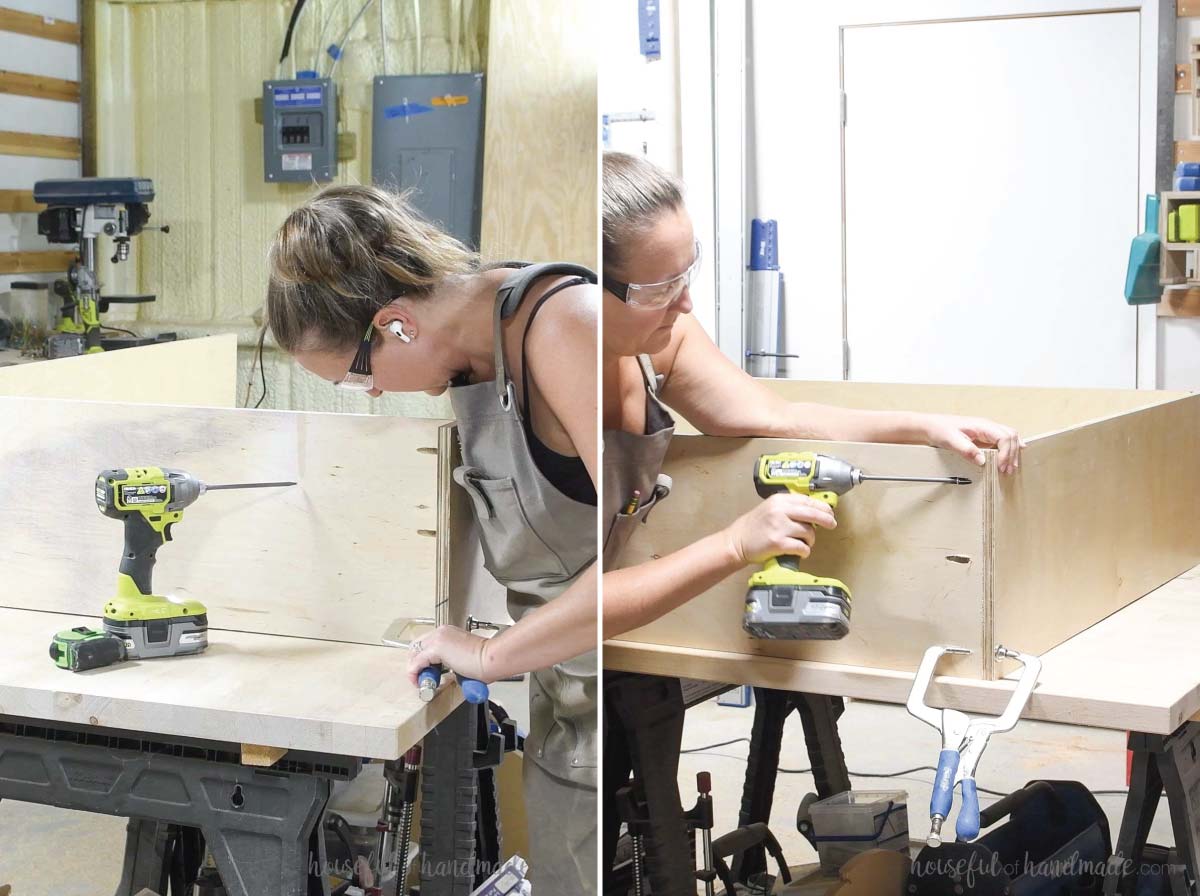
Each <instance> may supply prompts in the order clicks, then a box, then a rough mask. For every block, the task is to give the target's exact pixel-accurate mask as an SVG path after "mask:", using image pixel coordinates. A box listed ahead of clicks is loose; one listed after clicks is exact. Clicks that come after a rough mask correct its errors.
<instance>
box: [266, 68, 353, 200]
mask: <svg viewBox="0 0 1200 896" xmlns="http://www.w3.org/2000/svg"><path fill="white" fill-rule="evenodd" d="M336 173H337V90H336V88H335V87H334V84H333V82H332V81H331V80H329V79H328V78H302V79H300V80H296V81H264V82H263V174H264V178H265V180H266V181H267V182H268V183H282V182H289V181H302V182H305V183H309V182H312V181H329V180H333V176H334V174H336Z"/></svg>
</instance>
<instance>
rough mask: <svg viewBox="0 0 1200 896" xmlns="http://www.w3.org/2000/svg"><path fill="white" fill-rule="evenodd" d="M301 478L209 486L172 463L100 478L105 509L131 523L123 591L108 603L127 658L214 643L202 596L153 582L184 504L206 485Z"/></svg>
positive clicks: (110, 624)
mask: <svg viewBox="0 0 1200 896" xmlns="http://www.w3.org/2000/svg"><path fill="white" fill-rule="evenodd" d="M295 484H296V483H294V482H250V483H239V484H234V485H206V484H205V483H203V482H201V481H200V480H199V479H197V478H196V477H194V476H192V475H191V474H190V473H186V472H184V471H183V470H174V469H169V468H166V467H129V468H125V469H116V470H105V471H103V472H102V473H101V474H100V475H99V476H98V477H97V478H96V505H97V506H98V507H99V508H100V512H101V513H103V514H104V515H105V516H108V517H112V518H113V519H118V520H123V521H124V523H125V548H124V551H123V552H122V554H121V567H120V572H119V573H118V574H117V593H116V595H115V596H114V597H112V598H111V599H110V600H109V601H108V603H106V604H105V605H104V630H105V631H106V632H108V633H109V634H111V635H114V636H116V637H117V638H119V639H120V640H121V641H122V642H123V643H124V645H125V649H126V653H127V654H128V657H127V658H128V659H147V658H151V657H163V656H182V655H186V654H192V653H200V652H201V651H202V650H204V648H206V647H207V646H208V610H207V609H206V608H205V606H204V604H202V603H200V601H198V600H194V599H188V600H182V599H175V598H171V597H164V596H162V595H158V594H155V593H154V591H153V588H152V587H151V584H150V578H151V573H152V572H153V571H154V561H155V555H156V554H157V552H158V549H159V548H160V547H162V545H163V544H165V543H166V542H168V541H171V540H172V539H171V528H172V527H173V526H174V525H175V524H176V523H178V522H179V521H180V520H182V519H183V511H184V508H185V507H187V506H188V505H190V504H191V503H192V502H194V501H195V500H196V499H197V498H199V497H200V496H201V495H202V494H204V493H205V492H206V491H216V490H217V489H232V488H277V487H281V486H287V485H295Z"/></svg>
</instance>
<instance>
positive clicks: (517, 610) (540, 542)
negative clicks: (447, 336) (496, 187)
mask: <svg viewBox="0 0 1200 896" xmlns="http://www.w3.org/2000/svg"><path fill="white" fill-rule="evenodd" d="M547 275H559V276H562V275H577V276H583V277H586V278H587V279H589V280H590V281H591V282H593V283H595V282H596V275H595V274H594V273H592V272H591V271H589V270H587V269H586V268H582V267H578V266H575V265H564V264H542V265H530V266H528V267H525V268H522V269H520V270H517V271H515V272H514V273H513V274H512V275H510V276H509V277H508V279H506V280H505V281H504V284H503V285H502V286H501V287H500V290H499V291H498V292H497V293H496V311H495V315H494V318H493V340H494V345H495V353H496V361H495V365H496V379H495V381H494V382H484V383H475V384H473V385H467V386H455V387H452V388H451V389H450V390H449V392H450V401H451V404H453V406H454V413H455V417H456V418H457V421H458V432H459V440H460V442H461V445H462V454H463V461H464V462H463V465H462V466H461V467H458V468H457V469H456V470H455V471H454V474H453V475H454V481H455V482H457V483H458V484H459V485H460V486H462V487H463V488H464V489H466V492H467V494H468V495H470V497H471V505H472V507H473V508H474V511H475V517H476V520H477V521H478V523H479V531H480V540H481V542H482V547H483V555H484V566H486V567H487V570H488V572H490V573H491V574H492V576H493V577H494V578H495V579H496V581H498V582H499V583H500V584H502V585H504V586H505V587H506V588H508V612H509V615H511V616H512V618H513V619H514V620H515V621H520V620H521V618H522V617H523V616H524V615H525V614H526V613H528V612H530V611H532V610H534V609H536V608H538V607H540V606H543V605H545V604H546V603H547V602H549V601H551V600H553V599H554V598H556V597H558V596H559V595H560V594H562V593H563V592H564V591H566V590H567V588H568V587H570V585H571V584H572V583H573V582H574V581H575V580H576V579H577V578H578V577H579V576H580V574H582V573H583V571H584V570H586V569H587V568H588V567H589V566H590V565H591V564H592V563H594V562H595V560H596V508H595V507H593V506H591V505H589V504H583V503H581V502H579V501H575V500H574V499H572V498H568V497H567V496H566V495H564V494H563V493H562V492H560V491H559V490H558V489H557V488H555V487H554V485H553V484H551V483H550V482H549V481H548V480H547V479H546V478H545V476H543V475H542V472H541V471H540V470H539V469H538V468H537V465H536V464H535V463H534V460H533V455H532V454H531V453H530V449H529V443H528V440H527V439H526V435H525V427H524V424H523V422H522V419H521V410H520V408H519V407H518V406H517V401H516V391H515V389H514V387H513V383H512V380H511V379H509V376H508V366H507V364H506V363H505V358H504V342H503V339H502V332H501V321H502V320H503V319H505V318H508V317H510V316H511V315H512V314H513V313H515V312H516V310H517V307H518V306H519V305H520V303H521V300H522V299H523V298H524V297H525V293H526V291H527V290H528V288H529V286H530V285H532V283H533V282H534V281H535V280H537V279H538V278H540V277H544V276H547ZM596 682H597V676H596V651H594V650H593V651H589V652H588V653H585V654H583V655H582V656H578V657H575V658H574V659H571V660H568V661H566V662H564V663H560V664H558V665H556V666H552V667H550V668H548V669H538V670H535V671H534V672H532V673H530V676H529V725H528V729H529V730H528V735H527V736H526V739H525V754H524V759H525V765H524V769H525V771H524V790H525V804H526V814H527V816H528V822H529V846H530V853H531V854H530V856H529V864H530V879H531V881H532V882H533V884H534V889H535V892H540V893H543V894H547V896H550V894H558V893H562V894H568V893H570V894H574V893H579V894H585V896H586V894H590V893H595V892H596V880H595V877H596V871H595V869H596V714H597V704H596Z"/></svg>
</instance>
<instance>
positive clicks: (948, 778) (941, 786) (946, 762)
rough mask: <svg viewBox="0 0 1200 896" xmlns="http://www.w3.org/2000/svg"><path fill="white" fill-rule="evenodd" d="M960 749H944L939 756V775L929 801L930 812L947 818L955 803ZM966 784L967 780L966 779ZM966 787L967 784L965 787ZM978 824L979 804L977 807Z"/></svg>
mask: <svg viewBox="0 0 1200 896" xmlns="http://www.w3.org/2000/svg"><path fill="white" fill-rule="evenodd" d="M958 759H959V756H958V750H942V752H941V753H940V754H939V756H938V767H937V776H936V777H935V778H934V780H933V797H932V798H931V799H930V801H929V814H930V816H933V815H940V816H941V817H942V818H946V817H947V816H949V815H950V807H951V806H953V805H954V776H955V775H956V774H958ZM963 783H964V785H965V783H966V782H965V780H964V782H963ZM963 789H964V790H965V789H966V788H965V786H964V788H963ZM975 816H976V825H978V817H979V805H978V803H976V807H975Z"/></svg>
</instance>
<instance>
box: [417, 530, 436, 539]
mask: <svg viewBox="0 0 1200 896" xmlns="http://www.w3.org/2000/svg"><path fill="white" fill-rule="evenodd" d="M417 534H418V535H424V536H426V537H427V538H437V529H418V530H417Z"/></svg>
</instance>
